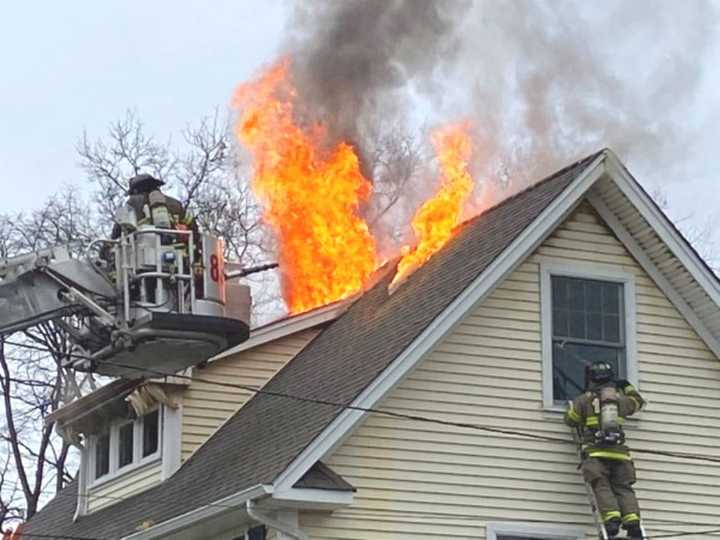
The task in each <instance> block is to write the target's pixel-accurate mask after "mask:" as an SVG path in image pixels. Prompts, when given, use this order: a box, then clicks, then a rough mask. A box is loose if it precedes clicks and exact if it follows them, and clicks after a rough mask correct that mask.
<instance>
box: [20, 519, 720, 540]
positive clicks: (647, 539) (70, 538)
mask: <svg viewBox="0 0 720 540" xmlns="http://www.w3.org/2000/svg"><path fill="white" fill-rule="evenodd" d="M518 523H527V521H526V520H523V521H518ZM718 533H720V528H714V529H705V530H702V531H696V532H690V531H685V532H679V533H668V534H660V535H653V536H643V537H642V540H659V539H661V538H681V537H685V536H708V537H710V536H715V535H717V534H718ZM17 534H18V540H22V539H23V538H46V539H50V540H115V539H112V538H108V537H100V536H74V535H54V534H42V533H25V532H23V531H22V529H21V530H20V532H19V533H17Z"/></svg>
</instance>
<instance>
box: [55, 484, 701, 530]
mask: <svg viewBox="0 0 720 540" xmlns="http://www.w3.org/2000/svg"><path fill="white" fill-rule="evenodd" d="M41 493H43V494H45V495H54V496H61V497H72V498H76V497H80V498H83V499H102V500H112V501H117V502H122V501H125V500H128V499H130V498H132V497H133V496H128V497H120V496H118V495H97V494H92V493H85V494H79V493H76V492H72V493H71V492H67V491H60V492H55V491H54V490H42V491H41ZM153 500H155V501H158V502H161V501H165V502H175V499H171V498H167V497H162V496H161V497H157V496H155V497H153ZM204 506H208V507H212V508H226V509H229V510H237V509H238V506H237V505H232V504H223V503H207V504H205V505H204ZM342 513H344V514H345V513H349V514H355V513H358V514H374V515H376V516H378V517H388V516H393V515H396V516H399V517H407V518H412V517H427V518H429V519H430V518H432V519H442V520H450V521H485V520H486V518H483V517H479V516H474V515H472V514H464V513H447V512H428V511H424V510H399V509H394V508H363V507H355V508H353V507H350V508H343V509H342ZM642 521H643V523H655V524H657V525H656V527H660V526H662V524H666V525H674V526H678V527H707V526H708V524H707V523H693V522H686V521H680V520H671V519H662V518H657V519H654V518H643V520H642ZM522 522H523V523H548V521H547V520H543V519H523V520H522ZM571 524H576V525H580V526H585V525H586V524H585V523H581V522H574V523H571ZM653 538H655V537H653Z"/></svg>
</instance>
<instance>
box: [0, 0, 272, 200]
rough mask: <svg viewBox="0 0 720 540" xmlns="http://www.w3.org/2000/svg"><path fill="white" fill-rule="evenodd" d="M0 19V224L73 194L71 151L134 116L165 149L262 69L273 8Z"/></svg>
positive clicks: (156, 7) (158, 3)
mask: <svg viewBox="0 0 720 540" xmlns="http://www.w3.org/2000/svg"><path fill="white" fill-rule="evenodd" d="M2 11H3V14H2V17H0V58H1V59H2V60H1V61H0V66H2V72H1V74H0V122H1V124H0V125H1V126H2V127H1V128H0V188H1V189H2V191H1V192H0V193H2V195H1V196H0V212H8V211H13V210H21V209H29V208H32V207H33V206H35V205H36V204H37V202H38V201H39V200H41V199H43V198H45V197H47V196H49V195H51V194H52V193H53V192H55V191H56V190H57V189H58V188H60V187H61V186H62V185H63V183H68V182H70V183H76V184H81V183H82V182H83V177H82V172H81V171H80V170H79V169H78V168H77V166H76V162H77V160H76V153H75V151H74V145H75V143H76V142H77V140H78V138H79V137H80V135H81V134H82V132H83V130H87V131H88V133H89V135H90V136H91V137H93V138H94V137H98V136H101V135H103V134H104V130H105V128H106V127H107V125H108V124H109V123H110V122H111V121H114V120H117V119H119V118H121V117H122V116H123V115H124V113H125V111H126V110H128V109H133V110H135V111H137V112H138V116H139V117H140V118H141V119H142V120H143V121H144V122H145V124H146V125H147V127H148V128H149V130H150V132H151V133H154V134H156V135H157V136H158V137H160V138H162V139H164V138H166V137H167V136H169V135H170V134H173V135H174V136H175V137H177V136H178V132H179V131H180V130H182V128H183V127H185V126H186V125H187V124H188V123H195V122H197V121H198V120H199V119H200V118H202V117H203V116H205V115H208V114H212V113H213V111H214V110H215V108H216V107H218V106H219V107H225V106H226V105H227V103H228V102H229V99H230V96H231V94H232V90H233V88H234V87H235V85H236V84H237V83H238V82H240V81H242V80H243V79H246V78H247V77H249V76H250V75H251V74H252V73H253V72H254V71H255V70H256V69H257V68H258V67H259V66H261V65H262V64H263V63H264V62H268V61H270V60H271V59H272V58H273V56H274V54H275V52H276V48H277V45H278V42H279V40H280V34H281V31H282V27H283V24H284V22H285V21H284V14H283V11H284V9H283V4H282V3H281V2H279V1H274V0H263V2H255V1H238V0H213V1H212V2H207V3H205V2H188V1H185V2H182V1H169V0H153V1H151V2H148V1H140V0H122V1H119V0H109V1H102V2H42V3H37V2H12V3H10V2H6V3H4V4H3V10H2Z"/></svg>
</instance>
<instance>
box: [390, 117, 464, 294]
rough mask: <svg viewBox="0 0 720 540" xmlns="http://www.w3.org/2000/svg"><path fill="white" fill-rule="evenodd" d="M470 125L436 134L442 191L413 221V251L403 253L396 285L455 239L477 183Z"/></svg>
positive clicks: (436, 149)
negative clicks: (471, 168)
mask: <svg viewBox="0 0 720 540" xmlns="http://www.w3.org/2000/svg"><path fill="white" fill-rule="evenodd" d="M468 130H469V125H468V124H467V123H461V124H451V125H449V126H446V127H443V128H441V129H438V130H436V131H434V132H433V134H432V143H433V146H434V147H435V152H436V153H437V158H438V164H439V167H440V188H439V190H438V192H437V193H436V194H435V196H433V197H432V198H431V199H428V200H427V201H425V203H423V205H422V206H421V207H420V208H419V209H418V211H417V212H416V213H415V216H413V219H412V228H413V231H414V233H415V238H416V239H417V242H418V243H417V246H416V247H415V248H414V249H409V248H406V249H404V255H403V257H402V259H400V262H399V263H398V267H397V272H396V274H395V277H394V278H393V284H396V283H398V282H400V281H402V280H403V279H404V278H405V277H407V276H408V275H409V274H410V273H412V272H413V271H414V270H415V269H416V268H418V267H419V266H421V265H423V264H424V263H425V262H426V261H427V260H428V259H430V257H432V255H433V254H434V253H435V252H437V251H438V250H439V249H441V248H442V247H443V246H444V245H445V244H446V243H447V241H448V240H450V238H452V236H453V233H454V230H455V227H456V226H457V225H458V224H459V223H460V220H461V218H462V211H463V206H464V205H465V203H466V201H467V200H468V198H469V196H470V194H471V193H472V190H473V187H474V183H473V179H472V176H471V175H470V173H469V172H468V163H469V161H470V157H471V155H472V141H471V138H470V134H469V133H468Z"/></svg>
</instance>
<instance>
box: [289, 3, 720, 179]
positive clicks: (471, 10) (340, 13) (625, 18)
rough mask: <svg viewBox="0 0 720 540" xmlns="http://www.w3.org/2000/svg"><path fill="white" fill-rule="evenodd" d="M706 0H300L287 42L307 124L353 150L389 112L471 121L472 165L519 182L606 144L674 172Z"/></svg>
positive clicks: (632, 161)
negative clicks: (350, 144)
mask: <svg viewBox="0 0 720 540" xmlns="http://www.w3.org/2000/svg"><path fill="white" fill-rule="evenodd" d="M717 21H718V17H717V9H716V7H715V5H713V4H711V3H710V2H705V1H699V0H696V1H687V2H677V1H675V0H665V1H662V0H635V1H633V2H627V1H606V2H602V3H590V2H569V1H556V0H554V1H552V2H541V1H537V0H532V1H531V0H525V1H522V0H515V1H508V0H506V1H502V2H500V1H497V0H487V1H476V2H472V3H468V2H464V1H453V0H448V1H432V0H343V1H313V2H302V4H299V5H298V7H296V8H295V10H294V13H293V16H292V17H291V20H290V21H289V24H288V35H289V38H288V43H287V49H288V51H289V53H290V55H291V57H292V60H293V66H294V76H295V82H296V84H297V86H298V91H299V94H300V96H301V101H302V102H303V103H304V104H305V108H304V109H303V110H302V115H303V117H304V118H305V120H306V121H309V122H315V121H321V122H323V123H324V124H325V125H326V126H327V127H328V129H329V132H330V135H331V138H335V139H336V140H337V139H338V138H342V139H345V140H349V141H352V142H354V143H355V144H357V145H358V146H359V147H360V149H361V150H364V149H365V148H366V147H367V146H368V145H369V140H370V139H371V138H372V137H373V136H374V134H375V133H377V132H378V131H382V130H383V129H384V127H385V126H387V125H390V124H392V123H393V122H395V121H396V120H397V119H399V118H400V119H405V120H409V121H411V122H422V121H428V120H429V121H430V122H431V123H434V122H437V123H442V122H444V121H448V120H454V119H457V118H469V119H470V120H471V121H472V122H473V124H474V126H475V132H476V138H477V148H478V152H477V154H478V155H477V158H476V168H477V170H476V173H477V175H479V176H481V177H482V178H485V179H490V180H498V179H500V180H507V179H510V180H512V181H513V183H514V184H515V186H516V187H521V186H522V185H524V184H525V183H526V182H527V181H530V180H534V179H537V178H539V177H540V176H541V175H542V174H545V173H548V172H551V171H552V170H553V169H554V168H557V167H560V166H562V165H564V164H567V163H568V162H569V161H571V160H573V159H575V158H578V157H580V156H582V155H583V154H586V153H589V152H591V151H594V150H596V149H598V148H601V147H604V146H609V147H611V148H613V149H614V150H615V151H617V152H618V153H619V154H620V156H621V158H623V159H625V160H627V162H628V163H629V165H630V167H631V168H632V169H633V170H634V171H635V172H637V173H639V174H640V175H642V174H649V175H650V176H653V175H656V174H659V171H663V173H667V174H668V175H669V174H670V173H671V171H672V170H673V168H675V172H677V163H678V162H682V160H678V157H679V156H684V155H685V153H686V152H687V148H688V147H689V145H692V143H693V141H694V140H695V139H694V138H695V137H696V136H697V134H698V129H699V125H700V122H699V121H697V119H693V118H691V117H690V115H689V111H690V109H691V107H692V105H693V101H694V100H695V99H696V97H697V90H698V87H699V84H700V83H701V80H702V77H701V75H702V70H701V62H702V60H703V58H704V56H705V54H706V52H707V51H708V49H709V48H710V46H711V45H712V44H713V43H714V40H715V37H716V25H717Z"/></svg>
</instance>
